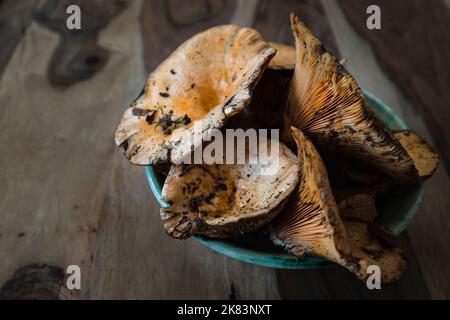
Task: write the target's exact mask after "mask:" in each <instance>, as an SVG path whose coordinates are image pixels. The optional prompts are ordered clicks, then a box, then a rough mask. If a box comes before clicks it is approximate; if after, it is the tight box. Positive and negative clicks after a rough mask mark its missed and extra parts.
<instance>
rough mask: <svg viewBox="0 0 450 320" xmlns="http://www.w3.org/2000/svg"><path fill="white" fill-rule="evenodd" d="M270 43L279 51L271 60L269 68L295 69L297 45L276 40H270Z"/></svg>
mask: <svg viewBox="0 0 450 320" xmlns="http://www.w3.org/2000/svg"><path fill="white" fill-rule="evenodd" d="M269 45H270V46H271V47H272V48H274V49H276V50H277V53H276V54H275V56H274V57H273V58H272V60H270V62H269V69H286V70H294V66H295V47H293V46H289V45H286V44H281V43H276V42H269Z"/></svg>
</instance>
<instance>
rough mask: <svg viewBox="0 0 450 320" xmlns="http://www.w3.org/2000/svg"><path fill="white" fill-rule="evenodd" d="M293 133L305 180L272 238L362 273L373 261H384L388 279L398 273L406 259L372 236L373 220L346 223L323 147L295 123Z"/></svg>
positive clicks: (385, 279)
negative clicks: (370, 222)
mask: <svg viewBox="0 0 450 320" xmlns="http://www.w3.org/2000/svg"><path fill="white" fill-rule="evenodd" d="M292 136H293V138H294V140H295V142H296V144H297V149H298V162H299V166H300V183H299V186H298V188H297V191H296V192H295V193H294V195H293V196H292V197H291V199H290V200H289V202H288V204H287V205H286V207H285V208H284V209H283V210H282V212H281V213H280V214H279V215H278V216H277V218H276V219H275V221H274V223H273V230H272V233H271V238H272V241H274V243H275V244H277V245H281V246H283V247H284V248H285V249H286V250H288V251H289V252H290V253H292V254H294V255H296V256H300V257H301V256H304V255H306V254H313V255H318V256H321V257H324V258H326V259H328V260H331V261H334V262H336V263H339V264H340V265H342V266H344V267H346V268H347V269H349V270H350V271H352V272H353V273H354V274H355V275H356V276H357V277H358V278H360V279H365V278H367V277H368V276H369V275H370V274H368V273H367V267H368V266H369V265H371V264H375V265H377V266H379V267H380V269H381V280H382V282H384V283H388V282H391V281H394V280H396V279H398V278H399V276H400V274H401V273H402V271H403V270H404V268H405V265H406V264H405V261H404V259H403V257H402V256H401V254H400V253H399V252H398V251H396V250H395V249H386V248H384V247H382V246H381V244H380V242H378V240H377V239H374V238H372V237H371V236H369V235H368V232H367V224H364V223H356V222H346V223H345V224H344V222H343V221H342V220H341V218H340V216H339V213H338V208H337V205H336V202H335V200H334V197H333V194H332V192H331V188H330V184H329V181H328V175H327V172H326V169H325V166H324V164H323V162H322V159H321V157H320V155H319V153H318V152H317V150H316V149H315V147H314V146H313V144H312V143H311V141H309V140H308V138H306V137H305V136H304V135H303V134H302V132H301V131H300V130H298V129H296V128H292ZM347 226H348V227H347ZM346 227H347V228H346Z"/></svg>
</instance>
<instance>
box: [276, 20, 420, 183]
mask: <svg viewBox="0 0 450 320" xmlns="http://www.w3.org/2000/svg"><path fill="white" fill-rule="evenodd" d="M291 25H292V30H293V33H294V36H295V46H296V65H295V69H294V75H293V78H292V81H291V88H290V92H289V97H288V106H287V108H286V112H285V117H284V122H285V125H284V133H283V135H282V136H283V141H286V142H287V143H289V142H290V141H289V139H290V137H291V135H290V126H291V125H292V126H295V127H297V128H299V129H300V130H302V131H303V132H304V133H305V134H306V135H308V137H309V138H310V139H311V140H312V141H313V142H314V143H316V144H317V145H319V146H320V147H322V148H324V149H326V150H329V151H337V152H339V153H343V154H346V155H350V156H354V157H356V158H358V159H361V160H363V161H367V162H369V163H370V164H372V165H374V166H375V167H377V168H379V169H380V170H382V171H383V172H385V173H386V174H387V175H389V176H390V177H391V178H393V179H394V180H396V181H399V182H403V183H412V182H417V181H419V180H420V176H419V173H418V172H417V170H416V168H415V167H414V164H413V161H412V159H411V157H410V156H409V155H408V153H407V152H406V151H405V150H404V149H403V147H402V145H401V144H400V143H399V142H398V141H397V139H395V137H394V136H393V134H392V132H391V131H390V130H389V129H388V128H387V127H386V125H385V124H384V122H383V121H381V120H380V119H379V118H378V117H377V116H376V115H375V114H374V113H373V112H372V111H371V109H370V108H369V106H368V105H367V103H366V100H365V98H364V95H363V93H362V91H361V89H360V88H359V86H358V84H357V83H356V81H355V79H354V78H353V77H352V76H351V75H350V74H349V73H348V72H347V71H346V70H345V69H344V67H343V66H342V65H341V64H340V63H339V62H338V61H337V59H336V58H335V57H334V56H333V55H332V54H331V53H329V52H328V51H326V50H325V49H324V47H323V46H322V44H321V43H320V41H319V40H318V39H316V38H315V37H314V36H313V34H312V33H311V31H310V30H309V29H308V28H307V27H306V26H305V25H304V24H303V23H302V22H301V21H300V20H299V18H298V17H297V16H296V15H295V14H291Z"/></svg>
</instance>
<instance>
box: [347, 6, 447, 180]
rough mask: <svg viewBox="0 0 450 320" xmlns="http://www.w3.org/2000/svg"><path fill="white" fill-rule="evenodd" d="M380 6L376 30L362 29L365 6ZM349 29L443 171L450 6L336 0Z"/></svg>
mask: <svg viewBox="0 0 450 320" xmlns="http://www.w3.org/2000/svg"><path fill="white" fill-rule="evenodd" d="M371 4H376V5H378V6H379V7H380V9H381V17H382V19H381V21H382V22H381V23H382V25H381V30H376V31H371V30H369V29H367V28H366V19H367V14H366V13H365V12H366V8H367V7H368V6H369V5H371ZM340 5H341V7H342V10H343V11H344V12H345V14H346V16H347V18H348V20H349V22H350V23H351V25H352V26H353V28H354V29H355V30H356V31H357V32H358V33H359V34H360V35H361V36H363V37H364V38H365V39H367V41H369V43H370V44H371V45H372V48H373V50H374V52H375V55H376V56H377V58H378V62H379V63H380V66H381V67H382V68H383V70H384V71H385V72H386V73H387V74H388V75H389V76H390V77H391V78H392V79H393V81H394V82H395V83H397V84H398V86H399V88H400V89H401V90H402V92H403V93H404V95H405V96H406V97H407V98H408V99H409V100H410V101H411V103H412V107H413V108H414V109H415V110H416V112H417V113H418V114H419V115H420V116H421V117H422V118H423V119H424V120H425V123H426V124H427V126H428V128H429V130H430V132H431V135H432V137H433V140H434V142H435V143H436V146H437V148H438V149H439V153H440V155H441V158H442V165H444V166H446V168H447V172H448V171H449V168H450V167H449V166H450V127H449V126H448V124H449V123H450V112H449V106H450V105H449V101H450V91H449V90H448V87H449V83H450V33H449V32H448V29H449V25H450V10H449V9H448V7H447V6H446V5H445V4H444V2H443V1H422V0H410V1H389V0H376V1H372V0H362V1H351V0H340Z"/></svg>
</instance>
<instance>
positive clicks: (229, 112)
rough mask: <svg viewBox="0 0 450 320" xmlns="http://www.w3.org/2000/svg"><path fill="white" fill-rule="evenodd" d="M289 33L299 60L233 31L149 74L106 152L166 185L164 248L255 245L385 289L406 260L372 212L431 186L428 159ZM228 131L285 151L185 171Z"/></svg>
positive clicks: (215, 32) (206, 36)
mask: <svg viewBox="0 0 450 320" xmlns="http://www.w3.org/2000/svg"><path fill="white" fill-rule="evenodd" d="M291 25H292V31H293V35H294V38H295V47H291V46H287V45H282V44H276V43H267V42H265V41H264V40H263V39H262V37H261V36H260V34H259V33H258V32H257V31H256V30H253V29H251V28H240V27H238V26H235V25H224V26H218V27H214V28H211V29H209V30H206V31H204V32H201V33H199V34H197V35H195V36H194V37H192V38H191V39H189V40H187V41H186V42H185V43H183V44H182V45H181V46H180V47H179V48H178V49H177V50H176V51H175V52H174V53H172V54H171V55H170V56H169V57H168V58H167V59H166V60H165V61H163V62H162V63H161V65H160V66H159V67H158V68H156V69H155V71H153V72H152V73H151V74H150V76H149V78H148V80H147V83H146V86H145V89H144V91H143V93H142V94H141V96H140V97H139V98H138V99H136V101H135V102H133V103H132V104H131V105H130V107H129V108H128V109H127V110H126V111H125V113H124V115H123V118H122V120H121V122H120V124H119V127H118V129H117V131H116V134H115V142H116V144H117V145H118V146H119V147H120V148H121V149H122V151H123V154H124V155H125V156H126V157H127V158H128V159H129V161H130V162H131V163H133V164H136V165H144V166H147V165H152V166H154V167H155V168H157V169H158V170H160V171H162V172H163V173H164V174H165V175H166V176H167V177H166V180H165V183H164V187H163V190H162V199H163V200H164V201H165V202H167V203H168V207H166V208H161V212H160V214H161V220H162V223H163V226H164V228H165V230H166V231H167V233H168V234H169V235H170V236H171V237H173V238H175V239H186V238H189V237H191V236H192V235H196V234H200V235H204V236H208V237H219V238H227V237H239V236H241V235H242V234H244V233H245V234H246V233H257V234H263V235H266V236H267V238H268V239H270V240H271V241H272V242H273V243H274V244H275V245H279V246H282V247H283V248H284V249H285V250H287V251H288V252H289V253H291V254H293V255H295V256H297V257H304V256H306V255H316V256H320V257H324V258H326V259H328V260H331V261H333V262H336V263H338V264H340V265H342V266H344V267H345V268H347V269H349V270H350V271H351V272H353V273H354V274H355V275H356V276H357V277H358V278H360V279H366V278H367V277H368V274H367V267H368V266H370V265H377V266H379V267H380V269H381V281H382V283H390V282H392V281H395V280H397V279H399V277H400V275H401V274H402V272H403V271H404V270H405V268H406V261H405V258H404V255H403V253H402V251H401V249H400V248H398V247H397V246H398V241H396V238H395V237H394V236H393V235H392V234H390V232H389V231H388V230H386V229H384V228H383V227H382V226H380V225H378V224H377V222H376V217H377V199H378V198H379V197H380V196H382V195H383V194H385V193H386V192H387V191H389V190H390V189H391V188H392V187H393V186H395V185H398V184H412V183H421V182H422V181H424V180H425V179H427V178H429V177H430V176H431V175H432V174H433V172H434V171H435V169H436V167H437V165H438V161H439V160H438V155H437V153H436V152H435V151H434V149H433V148H432V147H431V146H430V145H428V144H427V143H426V142H425V141H424V139H423V138H422V137H420V136H419V135H418V134H417V133H415V132H412V131H391V130H390V129H389V128H388V127H387V126H386V125H385V123H384V122H383V121H382V120H381V119H379V118H378V117H377V116H376V115H375V114H374V113H373V112H372V111H371V109H370V106H369V105H368V104H367V102H366V99H365V97H364V95H363V93H362V91H361V89H360V88H359V86H358V84H357V83H356V81H355V79H354V78H353V77H352V75H350V74H349V73H348V72H347V71H346V70H345V69H344V67H343V66H342V65H341V64H340V63H339V61H338V60H337V59H336V58H335V57H334V56H333V55H332V54H331V53H329V52H328V51H326V50H325V49H324V47H323V45H322V44H321V43H320V41H319V40H318V39H316V38H315V37H314V35H313V34H312V33H311V31H310V30H309V29H308V28H307V27H306V26H305V25H304V24H303V23H302V22H301V21H300V20H299V19H298V17H297V16H296V15H295V14H291ZM236 128H242V129H248V128H257V129H261V128H266V129H269V128H270V129H279V130H280V132H281V134H280V137H281V141H275V140H274V139H276V138H277V137H269V139H268V141H267V144H268V147H269V149H274V148H277V150H278V161H276V163H271V161H272V160H271V159H268V158H267V154H263V153H261V152H260V151H259V150H257V152H254V150H249V147H248V144H246V145H245V148H244V149H243V151H242V150H241V152H244V153H245V154H246V159H248V163H244V164H226V163H224V162H220V163H212V164H207V163H204V164H186V162H187V163H189V162H188V161H184V160H186V159H191V158H192V157H193V152H195V150H198V149H201V150H204V149H205V148H208V143H207V142H208V141H211V132H212V130H216V129H219V130H222V131H225V130H227V129H236ZM196 134H200V137H201V139H200V140H199V139H194V136H195V135H196ZM225 144H227V141H225ZM250 160H253V161H250ZM267 165H269V166H271V172H270V174H267V172H266V173H264V174H263V171H264V170H265V169H266V166H267ZM374 230H377V232H374Z"/></svg>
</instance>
